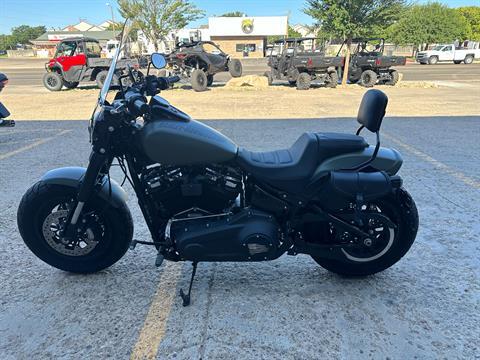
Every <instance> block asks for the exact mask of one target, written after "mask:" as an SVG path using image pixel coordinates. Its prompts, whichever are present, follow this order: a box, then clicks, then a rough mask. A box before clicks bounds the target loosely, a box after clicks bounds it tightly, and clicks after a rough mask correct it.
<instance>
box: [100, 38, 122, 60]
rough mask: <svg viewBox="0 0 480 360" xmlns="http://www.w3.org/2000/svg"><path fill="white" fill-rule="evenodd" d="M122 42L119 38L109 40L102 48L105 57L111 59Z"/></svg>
mask: <svg viewBox="0 0 480 360" xmlns="http://www.w3.org/2000/svg"><path fill="white" fill-rule="evenodd" d="M119 44H120V41H118V40H108V41H107V44H106V45H105V48H104V49H103V50H102V54H103V55H104V57H106V58H108V59H111V58H113V57H114V56H115V52H116V51H117V48H118V46H119Z"/></svg>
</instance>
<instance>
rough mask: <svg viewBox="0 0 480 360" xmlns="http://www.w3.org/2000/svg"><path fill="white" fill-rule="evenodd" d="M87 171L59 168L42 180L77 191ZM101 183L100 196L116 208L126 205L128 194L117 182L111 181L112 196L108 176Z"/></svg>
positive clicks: (78, 168)
mask: <svg viewBox="0 0 480 360" xmlns="http://www.w3.org/2000/svg"><path fill="white" fill-rule="evenodd" d="M86 171H87V169H86V168H82V167H64V168H58V169H53V170H50V171H48V172H47V173H46V174H44V175H43V176H42V178H41V179H40V180H41V181H43V182H44V183H47V184H54V185H62V186H68V187H71V188H73V189H75V190H77V189H78V188H79V186H80V184H81V182H82V180H83V176H84V175H85V172H86ZM101 183H102V186H101V187H100V188H99V190H97V194H98V196H100V197H101V198H102V199H104V200H105V201H107V202H108V203H109V204H110V205H111V206H113V207H115V208H119V207H121V206H123V205H124V204H126V201H127V197H128V196H127V193H126V192H125V190H123V188H122V187H121V186H120V185H118V183H117V182H116V181H115V180H111V186H112V192H111V194H110V189H109V188H110V186H109V184H108V178H107V176H105V177H104V178H103V179H102V182H101ZM110 195H111V196H110Z"/></svg>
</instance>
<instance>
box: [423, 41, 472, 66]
mask: <svg viewBox="0 0 480 360" xmlns="http://www.w3.org/2000/svg"><path fill="white" fill-rule="evenodd" d="M478 58H480V49H468V48H463V47H455V45H454V44H445V45H437V46H435V47H434V48H433V49H431V50H426V51H419V52H418V53H417V56H416V60H417V62H418V63H420V64H424V65H425V64H429V65H435V64H436V63H438V62H446V61H453V63H455V64H460V63H462V62H463V63H465V64H471V63H473V60H474V59H478Z"/></svg>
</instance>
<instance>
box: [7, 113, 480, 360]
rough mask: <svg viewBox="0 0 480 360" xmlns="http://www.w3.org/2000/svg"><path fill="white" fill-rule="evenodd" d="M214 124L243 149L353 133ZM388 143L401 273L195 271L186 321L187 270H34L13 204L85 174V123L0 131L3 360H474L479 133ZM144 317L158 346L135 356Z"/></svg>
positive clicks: (133, 258)
mask: <svg viewBox="0 0 480 360" xmlns="http://www.w3.org/2000/svg"><path fill="white" fill-rule="evenodd" d="M209 124H211V125H213V126H214V127H216V128H217V129H219V130H221V131H223V132H224V133H225V134H227V135H228V136H231V137H232V138H233V139H234V140H235V141H236V142H238V143H239V144H240V145H242V146H247V147H250V148H253V149H269V148H278V147H284V146H289V145H290V144H291V143H292V142H293V141H294V140H295V139H296V138H297V137H298V136H299V135H300V134H301V133H302V132H304V131H344V132H353V131H354V129H355V127H356V124H355V123H354V121H353V119H335V120H334V119H317V120H302V119H296V120H295V121H282V120H278V121H276V120H270V121H252V120H250V121H214V122H209ZM61 131H66V132H64V133H63V135H58V134H59V133H60V132H61ZM384 133H385V135H384V141H383V145H385V146H393V147H395V148H397V149H398V150H400V151H401V152H402V154H403V156H404V160H405V164H404V167H403V168H402V170H401V175H402V176H403V178H404V183H405V187H406V188H407V189H408V190H409V191H410V192H411V194H412V195H413V197H414V199H415V200H416V202H417V206H418V208H419V213H420V229H419V233H418V237H417V240H416V242H415V244H414V245H413V247H412V249H411V250H410V252H409V253H408V254H407V255H406V256H405V257H404V258H403V259H402V260H401V261H400V262H399V263H398V264H396V265H395V266H393V267H392V268H390V269H388V270H386V271H384V272H382V273H380V274H378V275H375V276H371V277H368V278H362V279H346V278H342V277H339V276H336V275H334V274H331V273H328V272H327V271H325V270H323V269H322V268H320V267H318V266H317V265H316V264H315V263H314V262H313V261H312V260H311V259H310V258H309V257H307V256H298V257H289V256H284V257H282V258H280V259H278V260H276V261H273V262H266V263H258V264H234V263H209V264H207V263H205V264H200V266H199V271H198V273H197V279H196V281H195V283H194V289H193V302H192V305H191V306H190V307H188V308H183V307H182V306H181V302H180V299H179V298H178V296H177V295H176V293H178V290H179V288H181V287H186V286H187V284H188V278H189V273H190V268H191V266H190V265H189V264H173V263H167V264H164V265H163V267H162V268H160V269H156V268H155V267H154V260H155V252H154V251H153V250H152V249H150V248H146V247H143V248H142V247H140V246H139V247H137V249H136V250H135V251H133V252H132V251H130V252H128V253H127V255H126V256H125V257H124V258H123V259H122V260H120V261H119V262H118V263H117V264H115V265H114V266H112V267H111V268H109V269H107V270H105V271H102V272H100V273H98V274H94V275H89V276H79V275H71V274H67V273H64V272H61V271H59V270H56V269H53V268H51V267H49V266H48V265H46V264H44V263H42V262H41V261H40V260H38V259H36V258H35V257H34V256H33V255H32V254H31V253H30V252H29V251H28V250H27V248H26V247H25V246H24V245H23V243H22V241H21V238H20V236H19V234H18V231H17V229H16V221H15V215H16V208H17V206H18V202H19V200H20V198H21V195H22V194H23V192H24V191H25V190H26V189H27V188H28V187H29V186H30V185H31V184H32V183H33V182H35V181H36V180H37V179H38V178H39V177H40V176H41V174H42V173H44V172H45V171H46V170H48V169H51V168H54V167H60V166H66V165H86V162H87V158H88V154H89V146H88V145H89V144H88V140H87V139H88V137H87V131H86V123H85V122H77V121H70V122H60V121H58V122H22V123H19V124H18V126H17V127H16V128H14V129H0V188H1V189H2V196H1V197H0V208H1V209H2V214H1V217H0V243H1V244H2V245H3V251H2V252H1V253H0V264H2V265H1V270H2V271H1V272H0V283H1V284H2V286H1V288H0V358H1V359H51V358H59V359H78V358H84V359H107V358H112V359H125V358H128V357H129V356H133V357H134V358H135V356H136V354H137V352H136V349H137V348H138V347H139V346H140V345H142V344H140V345H139V343H141V342H144V343H143V345H144V346H146V347H147V348H148V350H149V354H150V355H152V358H155V357H156V358H158V359H173V358H176V359H319V358H328V359H371V358H373V359H387V358H388V359H440V358H442V359H443V358H444V359H473V358H479V354H480V352H479V343H478V339H479V338H480V328H479V325H478V324H479V322H480V315H479V313H480V308H479V300H480V291H479V290H480V281H479V275H480V263H479V260H478V254H479V251H480V246H479V245H478V233H479V232H480V223H479V221H478V219H477V217H476V215H475V214H478V213H479V209H480V208H479V205H478V204H479V203H480V185H479V184H480V176H479V174H480V155H479V154H480V146H479V145H478V134H479V133H480V118H479V117H446V118H399V117H391V118H388V119H386V120H385V121H384ZM42 139H43V140H42ZM46 139H48V140H46ZM42 141H44V142H43V143H42ZM35 144H37V145H36V146H34V145H35ZM29 146H30V147H29ZM33 146H34V147H33ZM12 151H16V153H13V154H12ZM465 154H468V155H467V156H465ZM113 177H114V178H117V179H119V178H120V176H119V174H118V173H116V172H114V174H113ZM127 189H128V188H127ZM128 191H129V193H130V194H131V190H130V189H128ZM129 205H130V207H131V209H132V213H133V216H134V219H135V226H136V230H135V238H137V239H143V240H146V239H148V234H147V230H146V227H145V225H144V222H143V220H142V218H141V215H140V211H139V209H138V206H137V205H136V203H135V199H134V197H133V196H130V199H129ZM177 278H178V281H177ZM157 289H158V290H157ZM156 293H157V295H156ZM158 301H160V302H159V303H157V302H158ZM152 308H153V311H152ZM152 313H153V315H154V316H153V319H154V324H153V325H152V324H151V326H153V328H154V329H155V332H153V334H151V335H152V336H151V337H148V336H147V337H146V339H143V340H141V341H140V340H139V341H138V342H137V339H138V338H139V334H141V333H142V334H143V333H144V331H145V328H146V327H147V330H148V326H146V325H144V322H145V320H146V318H147V320H148V319H149V318H151V315H152ZM163 319H164V320H163ZM155 326H156V327H155ZM157 349H158V352H157ZM146 357H147V358H149V356H146Z"/></svg>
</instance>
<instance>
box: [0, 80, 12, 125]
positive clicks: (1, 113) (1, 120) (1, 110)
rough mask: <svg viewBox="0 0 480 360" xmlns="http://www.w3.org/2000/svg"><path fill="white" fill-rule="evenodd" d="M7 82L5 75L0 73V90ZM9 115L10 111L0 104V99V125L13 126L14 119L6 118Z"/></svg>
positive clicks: (0, 90)
mask: <svg viewBox="0 0 480 360" xmlns="http://www.w3.org/2000/svg"><path fill="white" fill-rule="evenodd" d="M7 84H8V77H7V75H5V74H3V73H0V92H2V90H3V88H4V87H5V86H7ZM9 116H10V111H8V109H7V108H6V107H5V105H3V104H2V102H1V101H0V127H12V126H15V121H14V120H7V119H6V118H7V117H9Z"/></svg>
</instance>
